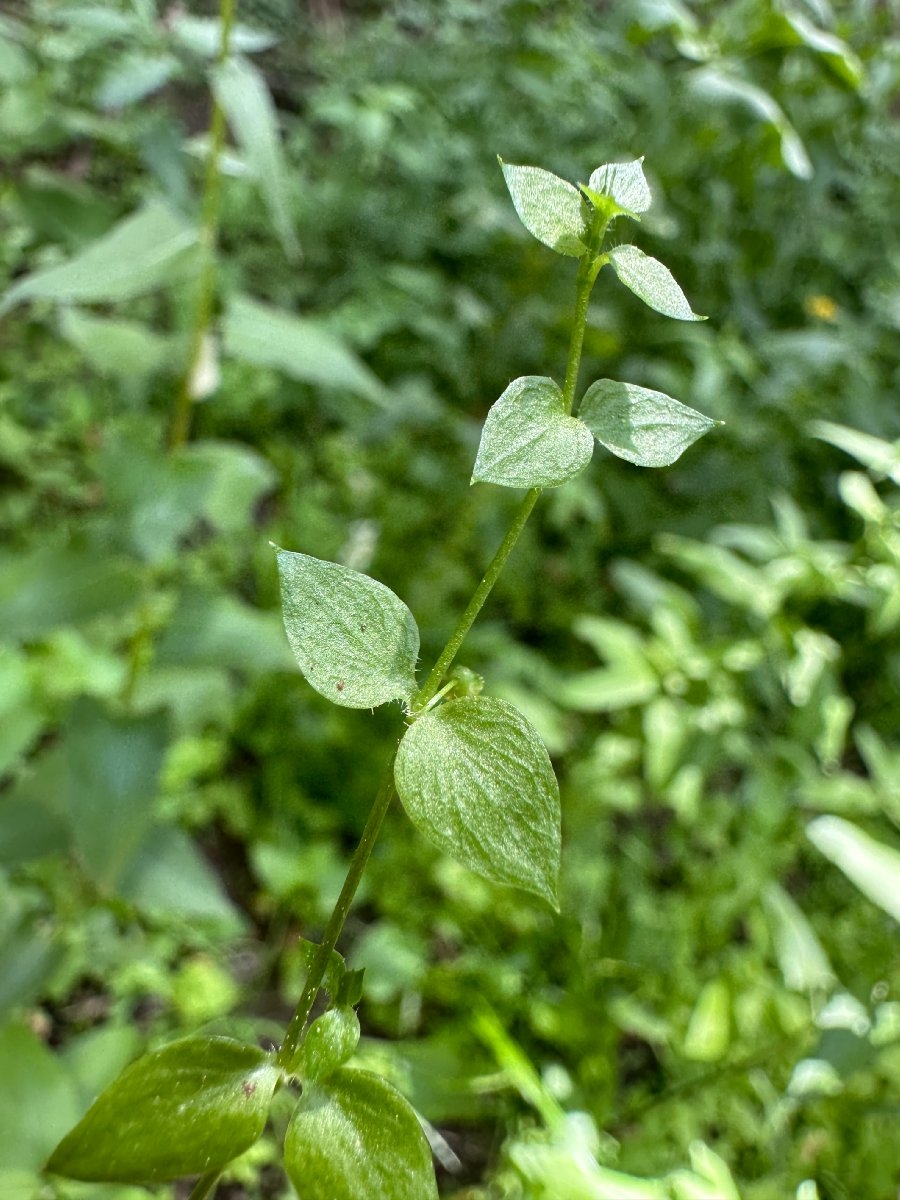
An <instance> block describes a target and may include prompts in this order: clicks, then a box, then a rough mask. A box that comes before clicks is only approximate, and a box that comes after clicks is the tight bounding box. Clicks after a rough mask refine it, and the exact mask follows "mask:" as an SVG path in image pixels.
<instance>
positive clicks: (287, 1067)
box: [190, 251, 607, 1200]
mask: <svg viewBox="0 0 900 1200" xmlns="http://www.w3.org/2000/svg"><path fill="white" fill-rule="evenodd" d="M606 261H607V260H606V257H605V256H603V255H599V256H598V255H597V254H596V252H595V251H593V252H589V253H588V254H586V255H585V256H584V258H582V260H581V262H580V264H579V269H578V285H577V288H578V290H577V297H576V302H575V323H574V326H573V329H572V337H571V340H570V342H569V358H568V362H567V364H566V382H565V390H564V393H563V394H564V396H565V397H566V398H567V407H568V410H569V411H571V408H572V401H573V398H574V395H575V385H576V383H577V380H578V367H579V364H580V362H581V347H582V343H583V341H584V329H585V324H586V322H587V309H588V302H589V300H590V295H591V289H592V288H593V286H594V281H595V280H596V278H597V273H598V272H599V270H600V268H601V267H602V266H603V264H604V263H605V262H606ZM540 494H541V488H532V489H531V490H530V491H529V492H527V493H526V494H525V496H524V498H523V500H522V502H521V504H520V505H519V507H518V510H517V511H516V514H515V516H514V517H513V520H512V524H511V525H510V527H509V529H508V530H507V532H506V536H505V537H504V539H503V541H502V542H501V543H500V546H499V548H498V550H497V552H496V554H495V555H494V557H493V558H492V559H491V561H490V564H489V566H488V568H487V570H486V571H485V573H484V575H483V577H482V579H481V582H480V583H479V585H478V587H477V588H476V589H475V591H474V592H473V594H472V598H471V600H470V601H469V603H468V604H467V605H466V608H465V611H464V612H463V614H462V616H461V617H460V618H459V621H458V622H457V625H456V628H455V629H454V630H453V633H452V634H451V635H450V639H449V641H448V642H447V644H446V646H444V649H443V650H442V651H441V653H440V655H439V656H438V660H437V662H436V663H435V664H434V666H433V667H432V669H431V671H430V673H429V675H428V678H427V679H426V680H425V683H424V684H423V686H422V688H421V689H420V691H419V692H418V693H417V694H416V696H415V697H414V698H413V700H412V703H411V704H410V714H411V716H412V718H413V719H415V718H416V717H417V716H420V715H421V714H422V712H424V710H425V709H426V707H427V706H428V704H429V703H430V701H431V700H433V699H434V697H435V696H436V695H437V693H438V691H439V690H440V687H441V683H442V681H443V678H444V676H445V675H446V673H447V671H448V670H449V669H450V666H451V665H452V663H453V660H454V659H455V658H456V655H457V654H458V653H459V649H460V647H461V646H462V644H463V642H464V641H465V638H466V634H467V633H468V632H469V630H470V629H471V628H472V625H473V623H474V621H475V618H476V617H477V616H478V614H479V613H480V612H481V609H482V608H483V607H484V603H485V601H486V600H487V598H488V596H489V595H490V594H491V591H492V590H493V587H494V584H495V583H496V582H497V580H498V578H499V577H500V573H501V571H502V570H503V568H504V566H505V565H506V560H507V559H508V558H509V556H510V554H511V553H512V551H513V548H514V546H515V544H516V542H517V541H518V540H519V537H520V535H521V533H522V530H523V529H524V528H525V525H526V523H527V521H528V518H529V517H530V516H531V510H532V509H533V508H534V506H535V504H536V503H537V500H538V497H539V496H540ZM396 757H397V749H396V748H395V750H394V753H393V754H392V755H391V761H390V764H389V766H388V770H387V774H386V775H385V778H384V781H383V783H382V785H381V788H380V790H379V792H378V795H377V796H376V797H375V803H374V804H373V805H372V811H371V812H370V813H369V819H368V821H367V822H366V827H365V829H364V830H363V834H362V837H361V838H360V840H359V845H358V846H357V847H356V850H355V851H354V853H353V858H352V859H351V861H350V869H349V871H348V872H347V878H346V879H345V880H344V886H343V887H342V888H341V894H340V896H338V900H337V904H335V906H334V910H333V912H332V914H331V916H330V917H329V918H328V924H327V925H326V927H325V933H324V934H323V936H322V941H321V944H320V945H319V946H318V947H317V949H316V953H315V956H314V958H313V961H312V963H311V964H310V968H309V974H308V975H307V978H306V984H305V986H304V988H303V995H302V996H301V997H300V1002H299V1003H298V1005H297V1008H296V1009H295V1011H294V1015H293V1016H292V1017H291V1021H290V1024H289V1025H288V1028H287V1032H286V1033H285V1035H284V1041H283V1042H282V1045H281V1049H280V1050H279V1051H278V1054H277V1056H276V1060H275V1061H276V1062H277V1064H278V1066H279V1067H281V1068H282V1070H284V1071H287V1072H292V1071H294V1070H296V1067H297V1063H298V1059H299V1054H300V1047H301V1044H302V1042H303V1036H304V1032H305V1030H306V1024H307V1022H308V1021H309V1017H310V1014H311V1012H312V1009H313V1005H314V1004H315V1002H316V996H317V995H318V994H319V990H320V988H321V987H322V982H323V980H324V979H325V973H326V971H327V970H328V963H329V960H330V958H331V955H332V953H333V951H334V949H335V947H336V946H337V941H338V938H339V937H340V936H341V930H342V929H343V927H344V922H345V921H346V919H347V914H348V913H349V911H350V905H351V904H352V903H353V897H354V896H355V895H356V889H357V888H358V887H359V881H360V880H361V879H362V876H363V872H364V871H365V869H366V865H367V864H368V861H369V858H370V857H371V854H372V850H373V849H374V846H375V842H376V840H377V838H378V834H379V831H380V830H381V826H382V823H383V821H384V818H385V815H386V814H387V810H388V809H389V808H390V805H391V801H392V800H393V799H394V796H395V795H396V791H395V788H394V760H395V758H396ZM198 1186H199V1185H198ZM190 1200H203V1197H202V1196H197V1197H196V1198H195V1197H193V1196H192V1197H191V1198H190Z"/></svg>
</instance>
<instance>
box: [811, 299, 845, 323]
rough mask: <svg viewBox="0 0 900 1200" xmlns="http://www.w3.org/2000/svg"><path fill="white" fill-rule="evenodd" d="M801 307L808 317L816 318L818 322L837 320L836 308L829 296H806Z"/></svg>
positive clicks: (834, 302)
mask: <svg viewBox="0 0 900 1200" xmlns="http://www.w3.org/2000/svg"><path fill="white" fill-rule="evenodd" d="M803 307H804V309H805V310H806V313H807V315H808V316H810V317H818V318H819V320H820V321H831V322H833V321H836V320H837V315H838V306H837V302H836V301H835V300H833V299H832V298H831V296H807V297H806V299H805V300H804V302H803Z"/></svg>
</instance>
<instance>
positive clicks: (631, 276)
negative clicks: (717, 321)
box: [609, 246, 706, 321]
mask: <svg viewBox="0 0 900 1200" xmlns="http://www.w3.org/2000/svg"><path fill="white" fill-rule="evenodd" d="M609 261H610V262H611V263H612V265H613V270H614V271H615V273H616V274H617V275H618V277H619V279H620V280H621V282H622V283H624V284H625V286H626V287H627V288H629V289H630V290H631V291H632V292H634V294H635V295H636V296H637V297H638V298H639V299H641V300H643V302H644V303H645V304H647V305H649V307H650V308H652V309H655V310H656V312H659V313H662V314H663V316H664V317H674V318H675V320H676V321H705V320H706V317H701V316H698V315H697V313H695V312H693V311H692V310H691V306H690V304H688V302H687V297H686V296H685V294H684V292H683V291H682V290H681V288H680V287H679V286H678V284H677V283H676V282H675V278H674V276H673V275H672V272H671V271H670V270H669V268H668V267H665V266H663V264H662V263H661V262H660V261H659V260H658V259H656V258H651V257H650V255H649V254H645V253H644V252H643V250H639V249H638V248H637V246H614V247H613V248H612V250H610V251H609Z"/></svg>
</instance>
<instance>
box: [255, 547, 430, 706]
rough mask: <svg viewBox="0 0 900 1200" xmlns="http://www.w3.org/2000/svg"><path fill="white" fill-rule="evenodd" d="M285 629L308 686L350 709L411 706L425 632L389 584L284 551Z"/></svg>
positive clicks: (281, 558) (281, 570) (281, 555)
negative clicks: (421, 634)
mask: <svg viewBox="0 0 900 1200" xmlns="http://www.w3.org/2000/svg"><path fill="white" fill-rule="evenodd" d="M278 571H279V574H280V576H281V598H282V608H283V611H284V625H285V630H286V631H287V636H288V641H289V642H290V645H291V649H292V650H293V652H294V655H295V657H296V659H297V662H298V664H299V666H300V670H301V671H302V672H303V674H304V676H305V677H306V679H307V681H308V682H309V683H310V684H311V685H312V686H313V687H314V688H315V689H316V691H317V692H320V693H321V694H322V695H323V696H325V697H326V698H327V699H329V700H332V701H333V702H334V703H335V704H340V705H343V706H344V707H346V708H374V707H375V706H376V705H379V704H384V703H386V702H387V701H388V700H408V699H409V697H410V696H411V695H412V693H413V691H414V690H415V686H416V677H415V666H416V659H417V657H418V654H419V631H418V628H417V627H416V622H415V620H414V618H413V615H412V613H411V612H410V611H409V609H408V608H407V607H406V605H405V604H404V603H403V601H402V600H401V599H400V598H399V597H398V596H396V595H395V594H394V593H393V592H392V591H391V590H390V588H388V587H385V585H384V584H383V583H379V582H378V580H376V579H370V578H369V577H368V576H367V575H362V574H360V572H359V571H353V570H351V569H350V568H349V567H344V566H341V565H340V564H338V563H330V562H323V561H322V559H318V558H311V557H310V556H309V555H307V554H297V553H294V552H292V551H289V550H279V552H278Z"/></svg>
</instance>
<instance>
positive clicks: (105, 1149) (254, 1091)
mask: <svg viewBox="0 0 900 1200" xmlns="http://www.w3.org/2000/svg"><path fill="white" fill-rule="evenodd" d="M280 1078H281V1072H280V1071H279V1070H278V1068H277V1067H276V1066H275V1064H274V1061H273V1059H272V1056H271V1055H269V1054H266V1053H265V1051H263V1050H260V1049H259V1048H258V1047H257V1046H251V1045H247V1044H244V1043H243V1042H236V1041H233V1040H232V1039H231V1038H182V1039H181V1040H180V1041H177V1042H172V1043H170V1044H169V1045H168V1046H164V1047H163V1049H162V1050H156V1051H154V1052H153V1053H151V1054H145V1055H144V1056H143V1057H142V1058H139V1059H138V1060H137V1062H134V1063H132V1064H131V1066H130V1067H126V1069H125V1070H124V1071H123V1072H122V1074H121V1075H120V1076H119V1077H118V1079H116V1080H114V1081H113V1083H111V1084H110V1085H109V1087H108V1088H107V1089H106V1091H105V1092H102V1093H101V1094H100V1096H99V1097H98V1098H97V1099H96V1100H95V1101H94V1103H93V1104H92V1105H91V1107H90V1108H89V1109H88V1111H87V1112H86V1113H85V1115H84V1116H83V1117H82V1119H81V1121H79V1123H78V1124H77V1125H76V1126H75V1128H74V1129H73V1130H72V1131H71V1133H69V1134H67V1135H66V1137H64V1138H63V1140H62V1141H61V1142H60V1144H59V1145H58V1146H57V1147H56V1149H55V1150H54V1152H53V1154H52V1156H51V1158H50V1161H49V1163H48V1164H47V1169H48V1170H49V1171H52V1172H53V1173H54V1174H56V1175H64V1176H66V1177H67V1178H69V1179H81V1180H85V1181H88V1182H91V1183H147V1184H150V1183H165V1182H167V1181H170V1180H173V1179H181V1178H183V1177H184V1176H186V1175H202V1174H204V1173H205V1172H207V1171H215V1170H218V1169H220V1168H222V1167H224V1166H226V1165H227V1164H228V1163H229V1162H231V1160H232V1159H234V1158H237V1156H238V1155H239V1154H243V1153H244V1151H245V1150H247V1149H249V1147H250V1146H252V1145H253V1143H254V1142H256V1141H257V1140H258V1139H259V1137H260V1136H261V1134H262V1131H263V1129H264V1127H265V1124H266V1119H267V1117H268V1113H269V1105H270V1103H271V1100H272V1096H273V1095H274V1092H275V1087H276V1085H277V1083H278V1080H279V1079H280Z"/></svg>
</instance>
